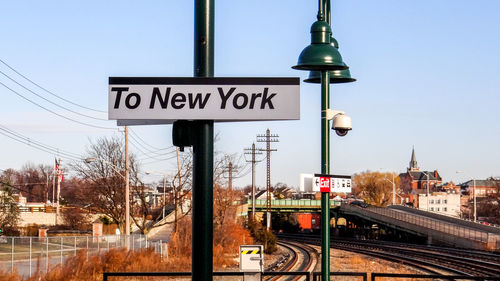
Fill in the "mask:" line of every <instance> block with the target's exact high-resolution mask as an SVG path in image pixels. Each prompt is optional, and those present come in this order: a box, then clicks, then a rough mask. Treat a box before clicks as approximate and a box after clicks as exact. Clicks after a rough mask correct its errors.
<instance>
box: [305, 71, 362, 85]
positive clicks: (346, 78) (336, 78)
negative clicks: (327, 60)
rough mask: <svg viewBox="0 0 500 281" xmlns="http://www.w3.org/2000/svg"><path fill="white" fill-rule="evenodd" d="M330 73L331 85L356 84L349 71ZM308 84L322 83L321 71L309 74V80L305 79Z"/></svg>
mask: <svg viewBox="0 0 500 281" xmlns="http://www.w3.org/2000/svg"><path fill="white" fill-rule="evenodd" d="M329 72H330V83H332V84H338V83H349V82H354V81H356V79H354V78H352V77H351V72H350V71H349V69H344V70H332V71H329ZM304 82H306V83H316V84H319V83H321V72H319V71H311V72H309V78H307V79H305V80H304Z"/></svg>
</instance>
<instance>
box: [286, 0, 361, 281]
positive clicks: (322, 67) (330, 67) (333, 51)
mask: <svg viewBox="0 0 500 281" xmlns="http://www.w3.org/2000/svg"><path fill="white" fill-rule="evenodd" d="M325 10H326V11H327V16H326V19H327V20H328V22H326V21H325V13H324V11H325ZM317 19H318V20H317V21H316V22H314V23H313V25H312V26H311V44H310V45H309V46H307V47H306V48H305V49H304V50H303V51H302V53H301V54H300V56H299V59H298V62H297V65H296V66H293V67H292V68H293V69H298V70H310V71H318V73H319V74H320V79H319V81H318V82H321V173H322V174H329V173H330V126H329V120H328V118H327V112H328V110H329V104H330V82H331V77H330V74H331V73H330V72H331V71H341V70H347V69H348V68H349V67H348V66H347V65H346V64H345V63H344V62H343V60H342V56H341V55H340V53H339V51H338V48H336V47H335V46H334V45H332V42H334V44H335V42H336V40H335V39H334V38H333V37H332V29H331V27H330V22H329V21H330V0H319V7H318V17H317ZM336 45H337V46H338V44H336ZM332 74H334V75H335V73H332ZM339 74H340V73H339ZM344 74H345V73H344ZM349 77H350V74H349ZM334 81H339V80H334ZM345 82H352V81H345ZM329 228H330V193H329V192H322V193H321V279H322V280H330V229H329Z"/></svg>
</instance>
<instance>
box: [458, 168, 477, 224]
mask: <svg viewBox="0 0 500 281" xmlns="http://www.w3.org/2000/svg"><path fill="white" fill-rule="evenodd" d="M460 173H463V174H465V175H466V176H468V177H470V178H471V179H472V200H473V202H474V203H473V207H474V222H476V219H477V217H476V216H477V211H476V179H475V178H473V177H471V176H470V175H469V174H467V173H466V172H464V171H457V174H460Z"/></svg>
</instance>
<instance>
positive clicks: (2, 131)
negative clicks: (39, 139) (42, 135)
mask: <svg viewBox="0 0 500 281" xmlns="http://www.w3.org/2000/svg"><path fill="white" fill-rule="evenodd" d="M0 134H1V135H4V136H6V137H8V138H10V139H12V140H15V141H17V142H20V143H22V144H25V145H28V146H30V147H33V148H35V149H38V150H40V151H43V152H46V153H49V154H52V155H54V154H56V155H60V156H61V157H63V158H66V159H70V160H81V159H82V158H81V157H75V156H73V155H71V154H70V153H67V152H62V151H60V150H58V149H54V148H51V147H50V146H47V145H43V144H38V143H36V142H31V141H30V140H29V139H24V138H21V137H18V136H16V135H14V134H12V133H10V132H8V131H6V130H5V129H3V128H0Z"/></svg>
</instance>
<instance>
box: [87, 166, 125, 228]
mask: <svg viewBox="0 0 500 281" xmlns="http://www.w3.org/2000/svg"><path fill="white" fill-rule="evenodd" d="M84 161H85V163H87V164H90V163H92V162H96V161H100V162H103V163H106V164H108V165H109V166H110V167H111V169H112V170H113V171H115V173H117V174H118V175H120V176H121V177H122V178H123V179H124V180H125V235H127V236H128V235H130V200H129V198H130V189H129V177H128V165H126V167H125V176H124V175H122V174H121V171H120V170H119V168H118V167H116V166H115V165H114V164H113V163H111V162H109V161H107V160H104V159H101V158H91V157H89V158H85V159H84Z"/></svg>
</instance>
